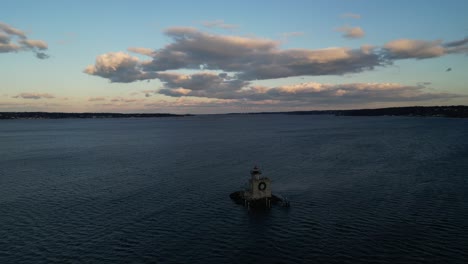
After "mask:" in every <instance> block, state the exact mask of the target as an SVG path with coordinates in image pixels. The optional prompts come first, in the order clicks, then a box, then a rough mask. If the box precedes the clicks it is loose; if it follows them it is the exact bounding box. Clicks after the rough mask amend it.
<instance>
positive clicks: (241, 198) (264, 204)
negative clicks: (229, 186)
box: [229, 191, 289, 208]
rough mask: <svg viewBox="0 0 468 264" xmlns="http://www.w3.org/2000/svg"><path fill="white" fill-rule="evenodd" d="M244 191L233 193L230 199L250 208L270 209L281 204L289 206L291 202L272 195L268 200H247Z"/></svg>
mask: <svg viewBox="0 0 468 264" xmlns="http://www.w3.org/2000/svg"><path fill="white" fill-rule="evenodd" d="M244 193H245V192H244V191H237V192H233V193H231V194H230V195H229V197H230V198H231V199H232V200H233V201H234V202H235V203H236V204H241V205H243V206H246V207H249V208H270V207H271V206H272V205H275V204H280V205H282V206H289V202H288V201H286V200H285V199H281V198H280V197H278V196H276V195H273V194H272V195H271V197H268V198H261V199H246V198H245V195H244Z"/></svg>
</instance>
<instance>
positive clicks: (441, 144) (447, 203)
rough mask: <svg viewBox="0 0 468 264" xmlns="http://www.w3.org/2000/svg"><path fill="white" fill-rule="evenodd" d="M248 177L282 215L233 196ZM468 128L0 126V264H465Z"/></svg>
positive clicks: (355, 121) (316, 121)
mask: <svg viewBox="0 0 468 264" xmlns="http://www.w3.org/2000/svg"><path fill="white" fill-rule="evenodd" d="M255 163H257V164H259V165H261V167H262V168H263V171H264V174H265V175H267V176H269V177H270V178H272V179H273V191H274V193H277V194H281V195H283V196H287V197H288V198H289V200H290V201H291V208H289V209H286V208H281V207H276V208H273V209H272V210H271V211H268V212H252V211H251V212H248V211H247V210H246V209H245V208H244V207H242V206H239V205H236V204H234V203H233V202H232V201H231V200H230V199H229V194H230V193H231V192H233V191H236V190H238V189H240V188H241V186H242V185H243V184H244V182H245V181H246V180H247V179H248V177H249V170H250V169H251V166H252V165H254V164H255ZM467 261H468V120H466V119H448V118H402V117H333V116H286V115H266V116H262V115H258V116H203V117H187V118H154V119H100V120H90V119H88V120H73V119H70V120H12V121H1V122H0V263H467Z"/></svg>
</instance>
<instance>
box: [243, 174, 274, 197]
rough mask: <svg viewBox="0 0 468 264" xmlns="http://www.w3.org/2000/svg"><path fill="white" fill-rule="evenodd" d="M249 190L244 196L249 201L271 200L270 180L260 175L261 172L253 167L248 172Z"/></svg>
mask: <svg viewBox="0 0 468 264" xmlns="http://www.w3.org/2000/svg"><path fill="white" fill-rule="evenodd" d="M250 176H251V177H250V179H249V188H248V190H247V193H246V196H248V198H249V200H258V199H270V198H271V180H270V179H269V178H267V177H264V176H263V175H262V171H261V170H260V169H259V168H258V167H257V166H255V167H254V168H253V169H252V170H251V171H250Z"/></svg>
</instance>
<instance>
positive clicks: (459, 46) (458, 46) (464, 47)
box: [443, 38, 468, 54]
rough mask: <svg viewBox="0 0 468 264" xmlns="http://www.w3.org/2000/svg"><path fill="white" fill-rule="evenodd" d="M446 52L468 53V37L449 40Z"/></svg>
mask: <svg viewBox="0 0 468 264" xmlns="http://www.w3.org/2000/svg"><path fill="white" fill-rule="evenodd" d="M443 46H444V48H445V52H446V53H466V54H468V38H464V39H461V40H456V41H452V42H447V43H445V44H444V45H443Z"/></svg>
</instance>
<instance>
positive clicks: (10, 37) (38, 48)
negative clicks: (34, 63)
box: [0, 22, 49, 59]
mask: <svg viewBox="0 0 468 264" xmlns="http://www.w3.org/2000/svg"><path fill="white" fill-rule="evenodd" d="M47 48H48V45H47V43H46V42H45V41H43V40H33V39H29V38H28V37H27V35H26V33H25V32H23V31H21V30H19V29H17V28H14V27H12V26H10V25H8V24H5V23H3V22H0V53H11V52H19V51H32V52H33V53H34V54H35V55H36V57H37V58H39V59H47V58H48V57H49V55H47V54H46V53H44V51H45V50H47Z"/></svg>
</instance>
